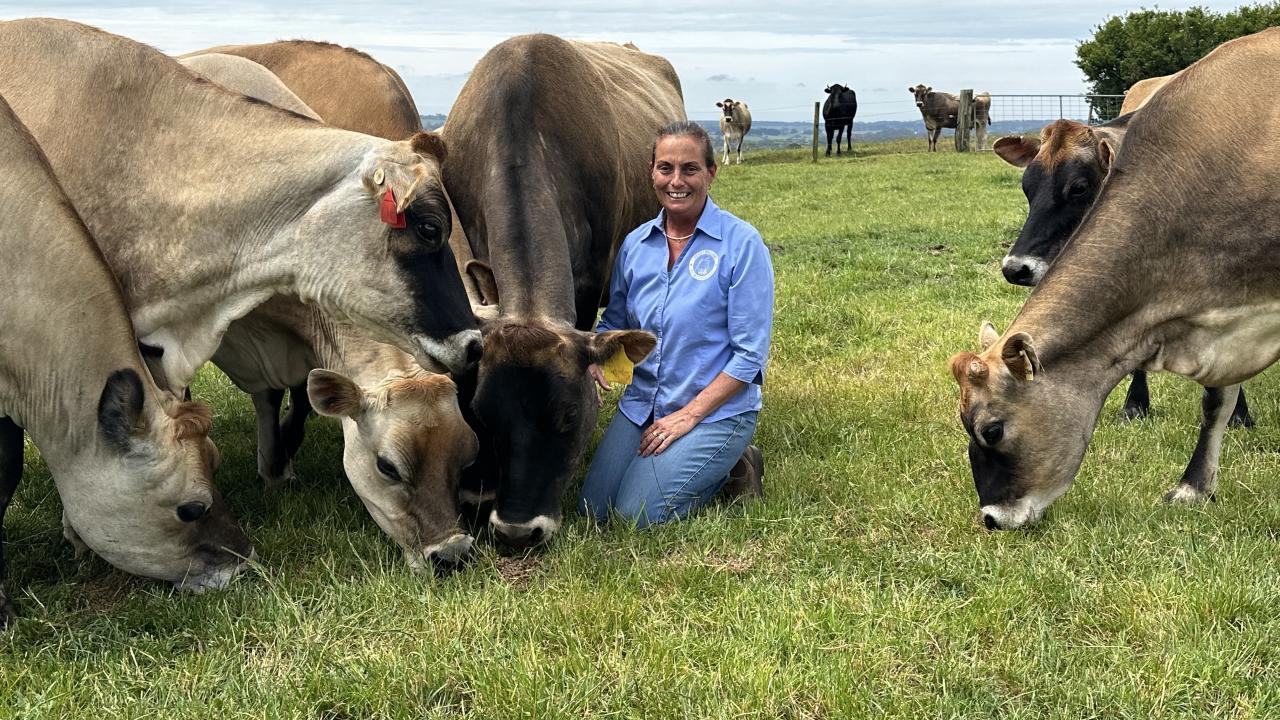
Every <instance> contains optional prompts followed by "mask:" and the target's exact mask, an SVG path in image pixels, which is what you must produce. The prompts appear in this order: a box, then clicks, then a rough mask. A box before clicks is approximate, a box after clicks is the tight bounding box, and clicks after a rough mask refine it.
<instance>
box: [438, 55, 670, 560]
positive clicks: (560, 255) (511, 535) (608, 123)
mask: <svg viewBox="0 0 1280 720" xmlns="http://www.w3.org/2000/svg"><path fill="white" fill-rule="evenodd" d="M587 108H590V110H591V111H590V112H586V109H587ZM684 117H685V113H684V103H683V101H682V100H681V95H680V81H679V79H678V78H677V77H676V74H675V71H674V70H673V69H672V67H671V64H670V63H668V62H667V61H666V60H665V59H663V58H661V57H658V56H655V55H648V54H646V53H643V52H640V51H639V50H636V49H633V48H629V47H624V46H620V45H613V44H609V43H588V42H575V41H568V40H562V39H560V38H558V37H553V36H551V35H525V36H520V37H515V38H512V39H510V40H507V41H505V42H503V43H501V44H499V45H498V46H497V47H495V48H493V49H492V50H490V51H489V52H488V54H486V55H485V56H484V58H482V59H481V60H480V63H479V64H478V65H477V66H476V68H475V70H474V71H472V73H471V77H470V78H469V79H468V80H467V83H466V85H465V86H463V88H462V92H461V93H460V94H459V96H458V100H457V102H456V103H455V104H454V106H453V111H452V112H451V113H450V115H449V121H448V123H446V125H445V130H444V134H445V137H446V138H447V139H448V141H449V143H450V149H451V152H450V154H449V158H448V160H447V161H446V162H445V181H446V184H447V185H448V188H449V193H450V195H451V196H452V197H453V202H454V205H455V206H456V207H457V210H458V217H459V220H460V222H461V223H462V225H463V227H464V228H465V230H466V233H467V237H468V239H469V240H470V242H471V247H472V249H473V251H474V252H475V255H476V257H477V258H478V260H477V261H476V262H475V263H472V265H471V266H470V270H471V274H473V275H482V276H483V275H487V273H485V272H484V268H485V267H491V269H492V274H491V277H488V278H487V279H485V280H484V281H483V282H482V284H481V287H482V288H484V291H483V292H484V294H485V302H486V303H487V304H488V305H489V306H490V308H489V311H488V312H489V313H491V314H492V315H494V317H493V318H492V319H491V320H488V321H487V322H485V323H484V324H483V326H482V327H483V331H484V335H485V343H486V345H485V353H484V357H483V359H482V360H481V362H480V365H479V369H478V376H477V378H476V383H477V385H476V389H475V396H474V400H473V401H472V409H473V410H474V412H475V414H476V416H477V419H478V422H479V424H480V426H481V428H482V432H481V433H480V435H481V448H482V450H481V452H482V454H483V453H485V452H486V450H485V448H486V447H488V448H491V449H492V451H493V452H494V453H495V455H494V463H493V465H492V467H493V468H494V472H495V474H496V477H490V478H484V479H483V481H484V484H483V485H481V486H479V487H474V486H473V487H471V488H470V491H471V492H472V493H474V494H475V497H479V498H485V499H487V498H489V497H493V496H494V495H495V493H496V497H494V500H493V508H492V510H491V512H490V513H489V521H490V523H491V525H492V526H493V528H494V531H495V535H496V536H497V538H498V539H499V540H501V541H503V542H504V543H506V544H508V545H512V546H517V547H519V546H527V545H532V544H536V543H538V542H541V541H545V540H546V539H548V538H549V537H550V536H551V535H552V534H553V533H554V532H555V530H556V529H557V528H558V526H559V521H560V513H561V495H562V493H563V490H564V486H565V483H566V481H567V480H568V479H569V478H570V477H571V476H572V475H573V473H574V471H575V470H576V468H577V466H578V462H579V460H580V458H581V455H582V452H583V450H584V449H585V446H586V443H587V439H588V438H589V437H590V436H591V431H592V429H593V428H594V427H595V420H596V399H595V391H594V387H593V385H592V381H591V378H590V376H589V375H588V373H587V371H586V368H587V365H588V364H590V363H592V362H599V361H601V360H604V359H606V358H609V357H611V356H612V355H613V354H614V353H616V352H619V351H622V352H626V353H627V354H628V355H629V356H630V357H631V358H632V360H639V359H643V357H644V356H645V355H646V354H647V353H648V352H649V350H650V349H652V348H653V346H654V344H655V339H654V337H653V336H652V335H651V334H649V333H647V332H642V331H613V332H606V333H600V334H598V335H597V334H594V333H591V332H589V331H590V329H591V328H592V327H593V326H594V324H595V319H596V313H597V312H598V308H599V306H600V300H601V296H602V293H603V290H604V288H605V286H606V285H607V280H608V277H609V269H610V268H609V264H610V261H611V259H612V256H613V253H614V251H615V250H616V248H617V245H618V244H619V243H620V242H621V241H622V238H623V237H624V236H625V234H626V233H627V232H628V231H629V230H630V229H631V228H632V227H634V226H636V225H638V224H639V223H640V222H641V221H643V220H645V219H647V218H652V217H653V216H654V214H656V212H657V210H658V208H659V206H658V202H657V198H656V197H655V196H654V194H653V186H652V182H651V181H650V179H649V172H648V168H649V162H650V157H651V152H652V147H653V138H654V136H655V134H656V132H657V130H658V128H660V127H661V126H662V125H664V124H666V123H667V122H670V121H673V120H677V119H683V118H684ZM486 261H487V263H488V266H485V265H483V264H481V263H482V262H486ZM477 464H480V463H477Z"/></svg>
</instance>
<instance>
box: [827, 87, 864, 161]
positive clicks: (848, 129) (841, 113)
mask: <svg viewBox="0 0 1280 720" xmlns="http://www.w3.org/2000/svg"><path fill="white" fill-rule="evenodd" d="M825 92H826V93H827V101H826V102H824V103H822V121H823V124H824V125H825V127H826V130H827V157H831V138H832V136H835V139H836V154H837V155H839V154H840V137H841V135H843V136H844V141H845V143H846V144H848V146H849V152H853V116H854V115H857V114H858V94H857V93H855V92H854V91H853V88H851V87H849V86H847V85H841V84H839V83H836V84H833V85H828V86H827V87H826V90H825Z"/></svg>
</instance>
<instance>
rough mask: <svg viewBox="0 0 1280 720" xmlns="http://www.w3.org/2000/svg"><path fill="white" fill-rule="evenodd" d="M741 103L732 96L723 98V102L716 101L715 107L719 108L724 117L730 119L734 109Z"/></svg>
mask: <svg viewBox="0 0 1280 720" xmlns="http://www.w3.org/2000/svg"><path fill="white" fill-rule="evenodd" d="M741 104H742V103H740V102H738V101H737V100H734V99H733V98H725V99H724V101H723V102H718V103H716V107H718V108H720V110H721V111H722V112H723V113H724V116H725V117H726V118H728V119H730V120H732V119H733V111H734V109H735V108H736V107H737V106H738V105H741Z"/></svg>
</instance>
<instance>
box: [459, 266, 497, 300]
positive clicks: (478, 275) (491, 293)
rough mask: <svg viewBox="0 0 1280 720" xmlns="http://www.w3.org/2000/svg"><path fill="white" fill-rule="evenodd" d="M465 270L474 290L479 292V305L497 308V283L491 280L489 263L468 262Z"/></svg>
mask: <svg viewBox="0 0 1280 720" xmlns="http://www.w3.org/2000/svg"><path fill="white" fill-rule="evenodd" d="M466 269H467V276H468V277H470V278H471V280H472V281H473V282H475V284H476V289H477V290H479V291H480V302H481V304H484V305H492V306H494V307H497V306H498V304H499V300H500V299H499V297H498V281H497V280H495V279H494V278H493V268H491V267H489V263H487V262H485V261H483V260H468V261H467V268H466Z"/></svg>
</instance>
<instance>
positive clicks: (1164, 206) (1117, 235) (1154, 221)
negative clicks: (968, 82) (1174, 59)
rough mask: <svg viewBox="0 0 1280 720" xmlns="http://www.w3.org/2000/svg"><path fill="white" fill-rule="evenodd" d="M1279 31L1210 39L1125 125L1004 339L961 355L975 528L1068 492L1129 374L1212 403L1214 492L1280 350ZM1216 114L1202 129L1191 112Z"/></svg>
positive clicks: (1204, 480) (1200, 484)
mask: <svg viewBox="0 0 1280 720" xmlns="http://www.w3.org/2000/svg"><path fill="white" fill-rule="evenodd" d="M1275 92H1280V29H1272V30H1267V31H1264V32H1261V33H1257V34H1255V35H1250V36H1247V37H1244V38H1240V39H1238V40H1233V41H1230V42H1227V43H1224V44H1223V45H1220V46H1219V47H1218V48H1216V49H1215V50H1214V51H1213V52H1211V53H1209V54H1208V55H1207V56H1205V57H1204V58H1203V59H1201V60H1200V61H1199V62H1197V63H1196V64H1195V65H1193V66H1191V67H1190V68H1188V69H1187V70H1186V71H1184V72H1183V73H1182V75H1180V76H1179V77H1177V78H1175V79H1173V80H1171V81H1170V82H1169V83H1168V84H1167V85H1166V86H1165V87H1164V88H1163V89H1162V90H1161V91H1160V92H1159V93H1157V94H1156V95H1155V96H1154V97H1153V98H1151V100H1150V101H1149V103H1148V104H1147V106H1146V107H1145V108H1144V109H1143V110H1142V111H1141V112H1138V113H1135V114H1134V115H1133V116H1132V118H1131V119H1130V120H1129V124H1128V130H1127V132H1126V134H1125V139H1124V144H1123V146H1122V148H1121V149H1120V152H1118V153H1117V154H1116V155H1115V157H1114V158H1113V159H1112V160H1111V169H1110V176H1109V178H1108V180H1107V182H1106V183H1105V184H1104V185H1103V186H1102V189H1101V190H1100V192H1099V194H1098V199H1097V200H1096V202H1095V203H1094V205H1093V207H1092V209H1091V210H1089V212H1088V213H1087V214H1086V215H1085V217H1084V219H1083V220H1082V221H1081V223H1080V227H1079V229H1077V230H1076V232H1075V234H1074V235H1072V239H1071V242H1069V243H1067V245H1066V246H1065V247H1064V248H1063V249H1062V252H1061V253H1060V254H1059V256H1058V258H1057V260H1056V261H1055V262H1054V263H1053V265H1051V266H1050V267H1049V270H1048V272H1047V273H1046V274H1045V276H1044V278H1043V280H1041V281H1040V283H1039V284H1038V285H1037V286H1036V287H1035V289H1034V290H1032V292H1031V295H1030V297H1028V298H1027V301H1026V303H1025V304H1024V305H1023V307H1022V310H1021V311H1020V312H1019V313H1018V315H1017V317H1016V318H1015V319H1014V321H1013V323H1012V324H1011V325H1010V326H1009V328H1008V330H1006V331H1005V333H1004V334H1003V335H999V334H997V333H996V332H995V330H994V328H992V327H991V326H990V325H985V326H984V328H983V331H982V333H981V334H980V345H981V346H982V348H983V349H982V352H980V353H972V352H965V353H959V354H957V355H956V356H954V357H953V358H952V360H951V370H952V373H953V374H954V375H955V378H956V380H957V382H958V383H959V385H960V418H961V422H962V424H963V425H964V428H965V430H966V432H967V433H968V435H969V438H970V440H969V462H970V465H971V467H972V469H973V476H974V482H975V485H976V488H977V491H978V498H979V503H980V505H981V508H982V517H983V521H984V523H985V524H986V525H987V527H989V528H1016V527H1019V526H1021V525H1024V524H1026V523H1028V522H1030V521H1033V520H1035V519H1036V518H1038V517H1039V516H1040V515H1041V514H1042V513H1043V512H1044V510H1045V508H1046V507H1048V506H1049V505H1050V503H1052V502H1053V501H1054V500H1055V499H1056V498H1057V497H1059V496H1061V495H1062V494H1063V493H1064V492H1066V491H1067V489H1068V488H1069V487H1070V486H1071V483H1072V481H1073V480H1074V478H1075V475H1076V472H1077V470H1078V468H1079V466H1080V462H1081V460H1082V459H1083V457H1084V453H1085V450H1086V448H1087V446H1088V443H1089V438H1090V436H1091V435H1092V433H1093V429H1094V427H1095V425H1096V423H1097V419H1098V414H1099V412H1100V411H1101V409H1102V404H1103V401H1104V400H1105V398H1106V396H1107V394H1108V393H1109V392H1110V391H1111V388H1113V387H1114V386H1115V385H1116V384H1117V383H1118V382H1119V380H1120V379H1121V378H1122V377H1124V375H1125V374H1127V373H1129V372H1130V371H1132V370H1133V369H1135V368H1138V367H1143V368H1144V369H1146V370H1150V371H1155V370H1167V371H1170V372H1174V373H1177V374H1179V375H1184V376H1186V377H1190V378H1192V379H1194V380H1196V381H1197V382H1199V383H1200V384H1202V385H1204V386H1206V387H1220V388H1222V389H1223V392H1221V393H1217V394H1214V395H1211V396H1207V400H1206V402H1205V404H1204V408H1203V411H1204V418H1205V424H1206V425H1208V426H1209V427H1210V428H1211V432H1210V433H1209V434H1208V436H1207V437H1205V436H1202V442H1203V443H1204V446H1203V447H1197V453H1201V454H1203V456H1204V458H1205V461H1204V463H1203V464H1202V467H1203V468H1205V469H1206V472H1204V473H1202V474H1200V475H1198V476H1184V477H1183V478H1182V480H1181V481H1180V482H1179V483H1178V484H1177V485H1176V486H1175V487H1174V488H1173V489H1172V490H1170V491H1169V493H1167V494H1166V496H1165V497H1166V499H1167V500H1176V501H1196V500H1203V499H1207V498H1210V497H1212V495H1213V492H1214V489H1215V486H1216V479H1217V473H1216V468H1217V460H1218V454H1219V452H1220V449H1221V440H1222V434H1223V431H1224V429H1225V427H1226V424H1227V418H1228V416H1229V415H1230V412H1231V408H1232V406H1233V405H1234V404H1235V400H1236V393H1237V390H1238V385H1237V384H1238V383H1239V382H1241V381H1242V380H1244V379H1246V378H1248V377H1251V376H1253V375H1255V374H1257V373H1258V372H1261V371H1262V370H1264V369H1265V368H1266V367H1267V366H1269V365H1271V364H1272V363H1273V362H1274V361H1275V360H1276V359H1277V357H1280V320H1278V319H1277V315H1276V314H1275V312H1274V309H1275V307H1276V306H1277V304H1278V303H1280V280H1278V278H1280V197H1277V196H1276V194H1275V192H1274V190H1273V189H1274V188H1275V187H1276V186H1277V184H1280V168H1278V167H1277V165H1276V164H1275V163H1274V162H1272V158H1274V157H1276V156H1277V154H1280V139H1278V138H1280V115H1277V114H1276V113H1275V112H1273V108H1272V107H1271V104H1270V98H1272V97H1274V95H1275ZM1204 107H1217V108H1221V109H1223V110H1224V111H1225V112H1223V113H1220V114H1219V115H1216V116H1215V117H1214V118H1213V119H1211V120H1209V121H1206V120H1205V118H1204V116H1203V114H1202V113H1200V112H1199V109H1200V108H1204Z"/></svg>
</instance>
